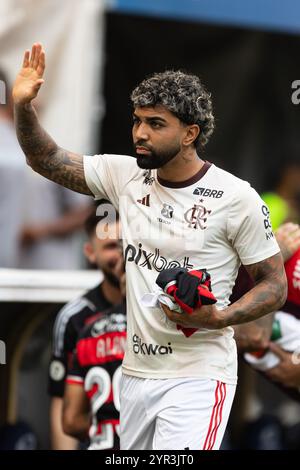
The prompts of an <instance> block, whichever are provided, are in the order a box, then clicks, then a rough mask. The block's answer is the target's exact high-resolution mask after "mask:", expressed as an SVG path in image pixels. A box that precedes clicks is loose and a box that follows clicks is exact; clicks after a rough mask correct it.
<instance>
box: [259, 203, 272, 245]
mask: <svg viewBox="0 0 300 470" xmlns="http://www.w3.org/2000/svg"><path fill="white" fill-rule="evenodd" d="M261 211H262V213H263V215H264V217H265V218H264V227H265V231H266V239H267V240H270V239H271V238H273V237H274V234H273V232H272V224H271V220H270V211H269V209H268V207H267V206H265V205H263V206H261Z"/></svg>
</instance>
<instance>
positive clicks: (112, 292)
mask: <svg viewBox="0 0 300 470" xmlns="http://www.w3.org/2000/svg"><path fill="white" fill-rule="evenodd" d="M101 288H102V292H103V295H104V297H105V298H106V300H108V301H109V302H110V303H111V304H119V303H121V302H122V294H121V291H120V288H119V287H116V286H113V285H112V284H111V283H110V282H109V281H108V279H106V278H104V281H103V282H102V284H101Z"/></svg>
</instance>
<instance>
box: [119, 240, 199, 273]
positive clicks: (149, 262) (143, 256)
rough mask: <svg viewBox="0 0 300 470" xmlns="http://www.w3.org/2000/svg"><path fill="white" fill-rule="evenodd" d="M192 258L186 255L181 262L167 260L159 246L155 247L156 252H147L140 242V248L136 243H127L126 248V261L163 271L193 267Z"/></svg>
mask: <svg viewBox="0 0 300 470" xmlns="http://www.w3.org/2000/svg"><path fill="white" fill-rule="evenodd" d="M189 261H190V258H189V257H188V256H185V257H184V259H183V262H182V263H180V262H179V261H178V260H171V261H169V260H167V259H166V258H165V257H164V256H162V255H161V254H160V250H159V248H155V252H154V253H151V252H147V251H146V250H143V245H142V243H139V248H138V249H137V248H136V247H135V246H134V245H131V244H129V245H127V247H126V249H125V263H126V262H134V263H135V264H136V265H138V266H140V267H141V268H144V267H147V268H148V269H150V270H152V268H153V269H155V270H156V271H158V272H161V271H163V270H164V269H170V268H187V269H192V268H193V267H194V265H193V264H190V262H189Z"/></svg>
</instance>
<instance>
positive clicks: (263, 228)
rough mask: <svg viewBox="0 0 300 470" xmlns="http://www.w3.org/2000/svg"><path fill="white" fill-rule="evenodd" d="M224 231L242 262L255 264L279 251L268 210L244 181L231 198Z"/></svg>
mask: <svg viewBox="0 0 300 470" xmlns="http://www.w3.org/2000/svg"><path fill="white" fill-rule="evenodd" d="M227 230H228V238H229V240H230V242H231V243H232V246H233V247H234V248H235V250H236V251H237V253H238V255H239V258H240V260H241V262H242V264H244V265H248V264H253V263H259V262H260V261H263V260H264V259H267V258H269V257H270V256H273V255H275V254H277V253H279V251H280V249H279V246H278V244H277V242H276V239H275V236H274V234H273V231H272V226H271V221H270V216H269V209H268V207H267V206H266V204H265V203H264V201H263V200H262V199H261V198H260V196H259V195H258V194H257V192H256V191H255V190H254V189H253V188H252V187H251V186H250V185H249V184H248V183H245V185H243V186H242V187H241V188H240V189H239V190H238V191H237V192H236V194H235V196H234V197H233V200H232V203H231V206H230V209H229V212H228V220H227Z"/></svg>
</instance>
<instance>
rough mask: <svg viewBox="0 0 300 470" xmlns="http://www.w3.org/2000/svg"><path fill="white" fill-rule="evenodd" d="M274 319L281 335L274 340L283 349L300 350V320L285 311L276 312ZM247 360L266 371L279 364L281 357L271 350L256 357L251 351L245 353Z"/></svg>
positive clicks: (256, 367)
mask: <svg viewBox="0 0 300 470" xmlns="http://www.w3.org/2000/svg"><path fill="white" fill-rule="evenodd" d="M274 321H277V322H278V326H279V329H280V333H281V335H280V337H279V338H278V339H276V340H275V341H274V343H276V344H278V346H280V347H281V348H282V349H284V350H285V351H287V352H291V353H293V352H294V351H296V350H299V351H300V320H297V318H295V317H294V316H293V315H290V314H289V313H285V312H281V311H279V312H277V313H275V318H274ZM244 358H245V360H246V361H247V362H248V363H249V364H251V365H252V366H253V367H254V368H255V369H258V370H261V371H266V370H268V369H271V368H272V367H275V366H277V365H278V364H279V362H280V359H279V358H278V357H277V356H276V354H274V353H273V352H271V351H266V353H265V354H264V355H263V356H262V357H256V356H255V355H253V354H251V353H245V354H244Z"/></svg>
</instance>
